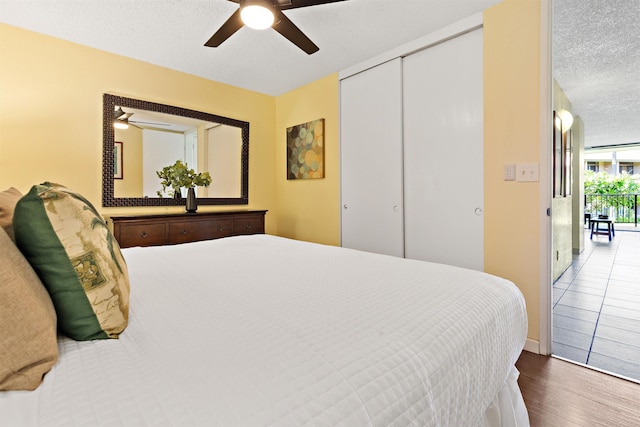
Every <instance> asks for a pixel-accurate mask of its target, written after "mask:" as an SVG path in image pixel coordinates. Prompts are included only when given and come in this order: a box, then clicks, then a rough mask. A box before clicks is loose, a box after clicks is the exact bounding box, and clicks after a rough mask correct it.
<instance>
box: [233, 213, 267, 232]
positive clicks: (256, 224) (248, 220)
mask: <svg viewBox="0 0 640 427" xmlns="http://www.w3.org/2000/svg"><path fill="white" fill-rule="evenodd" d="M259 233H264V218H263V217H260V216H246V217H244V218H234V219H233V234H234V235H239V234H259Z"/></svg>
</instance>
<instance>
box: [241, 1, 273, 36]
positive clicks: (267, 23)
mask: <svg viewBox="0 0 640 427" xmlns="http://www.w3.org/2000/svg"><path fill="white" fill-rule="evenodd" d="M240 18H241V19H242V22H244V25H246V26H247V27H249V28H253V29H254V30H264V29H267V28H269V27H271V26H272V25H273V21H274V14H273V5H272V4H271V3H270V2H268V1H264V0H247V1H243V2H242V7H241V10H240Z"/></svg>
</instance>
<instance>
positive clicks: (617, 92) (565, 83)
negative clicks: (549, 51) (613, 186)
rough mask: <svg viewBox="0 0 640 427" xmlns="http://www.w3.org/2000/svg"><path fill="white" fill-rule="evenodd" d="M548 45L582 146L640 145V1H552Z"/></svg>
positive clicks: (554, 69)
mask: <svg viewBox="0 0 640 427" xmlns="http://www.w3.org/2000/svg"><path fill="white" fill-rule="evenodd" d="M552 40H553V73H554V77H555V79H556V80H557V82H558V84H559V85H560V86H561V87H562V89H563V91H564V92H565V94H566V95H567V97H568V98H569V100H570V101H571V103H572V106H573V110H574V111H573V112H574V114H575V115H579V116H580V117H581V118H582V120H583V121H584V123H585V146H600V145H612V144H629V143H640V0H606V1H605V0H554V3H553V35H552Z"/></svg>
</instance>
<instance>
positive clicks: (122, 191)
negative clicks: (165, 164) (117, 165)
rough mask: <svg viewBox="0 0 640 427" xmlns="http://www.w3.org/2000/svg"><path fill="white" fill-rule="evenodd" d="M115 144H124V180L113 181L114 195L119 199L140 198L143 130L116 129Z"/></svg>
mask: <svg viewBox="0 0 640 427" xmlns="http://www.w3.org/2000/svg"><path fill="white" fill-rule="evenodd" d="M113 139H114V142H115V141H118V142H122V147H123V149H122V170H123V171H127V173H124V174H122V179H114V180H113V194H115V195H117V197H140V195H141V194H142V192H143V191H142V129H140V128H138V127H136V126H129V128H128V129H126V130H125V131H122V130H121V129H114V138H113Z"/></svg>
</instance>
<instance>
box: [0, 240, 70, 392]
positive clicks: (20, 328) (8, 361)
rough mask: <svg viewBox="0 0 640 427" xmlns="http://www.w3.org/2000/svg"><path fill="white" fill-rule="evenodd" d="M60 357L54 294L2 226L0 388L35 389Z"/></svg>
mask: <svg viewBox="0 0 640 427" xmlns="http://www.w3.org/2000/svg"><path fill="white" fill-rule="evenodd" d="M56 360H58V343H57V336H56V312H55V310H54V308H53V304H51V298H49V294H48V293H47V291H46V289H45V288H44V286H42V283H41V282H40V280H39V279H38V276H37V275H36V273H35V272H34V271H33V269H32V268H31V266H30V265H29V263H28V262H27V260H26V259H25V258H24V257H23V256H22V254H21V253H20V251H19V250H18V248H17V247H16V246H15V245H14V243H13V241H12V240H11V239H10V238H9V236H8V235H7V233H6V232H5V231H4V230H2V229H0V361H1V362H0V390H3V391H4V390H34V389H35V388H36V387H38V385H40V383H41V382H42V377H43V375H44V374H46V373H47V372H49V370H50V369H51V367H52V366H53V365H54V364H55V363H56Z"/></svg>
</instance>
